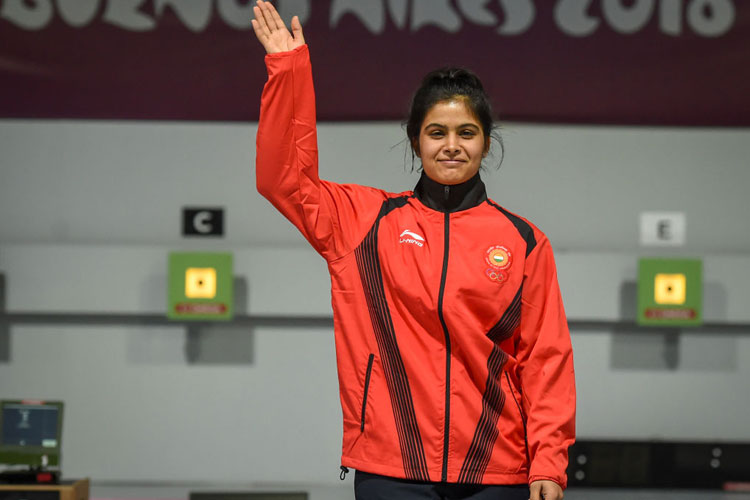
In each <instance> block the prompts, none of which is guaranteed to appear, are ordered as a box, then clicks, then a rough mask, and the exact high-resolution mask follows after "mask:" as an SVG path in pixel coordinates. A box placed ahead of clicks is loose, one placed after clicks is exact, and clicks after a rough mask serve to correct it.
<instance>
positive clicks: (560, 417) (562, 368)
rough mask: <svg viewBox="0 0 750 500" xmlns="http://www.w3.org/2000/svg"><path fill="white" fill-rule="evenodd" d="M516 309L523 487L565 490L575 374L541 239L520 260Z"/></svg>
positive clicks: (546, 246)
mask: <svg viewBox="0 0 750 500" xmlns="http://www.w3.org/2000/svg"><path fill="white" fill-rule="evenodd" d="M538 234H541V233H538ZM521 307H522V309H521V335H520V337H519V341H518V345H517V355H518V362H519V380H520V384H521V394H522V401H523V409H524V413H525V415H526V434H527V439H528V448H529V458H530V460H531V467H530V471H529V484H530V483H532V482H534V481H537V480H540V479H547V480H551V481H554V482H556V483H558V484H559V485H560V486H561V487H562V488H565V487H566V486H567V475H566V473H565V470H566V468H567V465H568V447H569V446H570V445H572V444H573V442H574V441H575V411H576V394H575V374H574V371H573V351H572V347H571V342H570V333H569V331H568V323H567V320H566V318H565V311H564V309H563V303H562V299H561V297H560V288H559V285H558V283H557V271H556V269H555V262H554V257H553V255H552V248H551V247H550V244H549V241H548V240H547V238H546V237H544V236H543V235H541V237H540V238H539V239H538V240H537V245H536V247H535V248H534V249H533V250H532V251H531V253H530V254H529V256H528V257H527V260H526V266H525V271H524V283H523V291H522V297H521Z"/></svg>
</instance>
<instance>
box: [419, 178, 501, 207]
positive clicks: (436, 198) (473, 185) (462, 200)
mask: <svg viewBox="0 0 750 500" xmlns="http://www.w3.org/2000/svg"><path fill="white" fill-rule="evenodd" d="M414 196H415V197H416V198H417V199H418V200H419V201H421V202H422V203H423V204H424V205H425V206H427V207H428V208H431V209H433V210H437V211H438V212H459V211H461V210H466V209H469V208H472V207H475V206H477V205H479V204H480V203H482V202H483V201H485V200H486V199H487V191H486V190H485V188H484V182H482V179H480V178H479V173H477V174H476V175H475V176H474V177H472V178H471V179H469V180H468V181H466V182H463V183H461V184H454V185H445V184H440V183H439V182H435V181H433V180H432V179H430V178H429V177H427V174H425V173H424V172H422V176H421V177H420V178H419V182H417V185H416V187H415V188H414Z"/></svg>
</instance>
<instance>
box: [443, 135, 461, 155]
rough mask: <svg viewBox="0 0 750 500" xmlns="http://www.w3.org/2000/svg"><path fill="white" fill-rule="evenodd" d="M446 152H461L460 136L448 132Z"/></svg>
mask: <svg viewBox="0 0 750 500" xmlns="http://www.w3.org/2000/svg"><path fill="white" fill-rule="evenodd" d="M445 152H446V153H450V154H456V153H458V152H459V147H458V138H457V137H456V136H455V135H454V134H448V135H447V136H446V141H445Z"/></svg>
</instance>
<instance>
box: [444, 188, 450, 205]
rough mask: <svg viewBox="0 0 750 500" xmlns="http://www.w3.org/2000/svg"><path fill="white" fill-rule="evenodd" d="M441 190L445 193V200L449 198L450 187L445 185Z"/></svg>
mask: <svg viewBox="0 0 750 500" xmlns="http://www.w3.org/2000/svg"><path fill="white" fill-rule="evenodd" d="M443 192H444V193H445V201H448V198H450V195H451V187H450V186H445V187H444V188H443Z"/></svg>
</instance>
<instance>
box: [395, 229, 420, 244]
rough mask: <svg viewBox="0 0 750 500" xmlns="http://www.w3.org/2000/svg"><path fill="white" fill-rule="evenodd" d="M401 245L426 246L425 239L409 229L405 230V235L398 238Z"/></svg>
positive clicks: (402, 234)
mask: <svg viewBox="0 0 750 500" xmlns="http://www.w3.org/2000/svg"><path fill="white" fill-rule="evenodd" d="M398 242H399V243H411V244H412V245H417V246H418V247H421V246H424V237H422V236H420V235H418V234H417V233H415V232H412V231H409V230H408V229H405V230H404V232H403V233H401V235H400V236H399V237H398Z"/></svg>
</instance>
